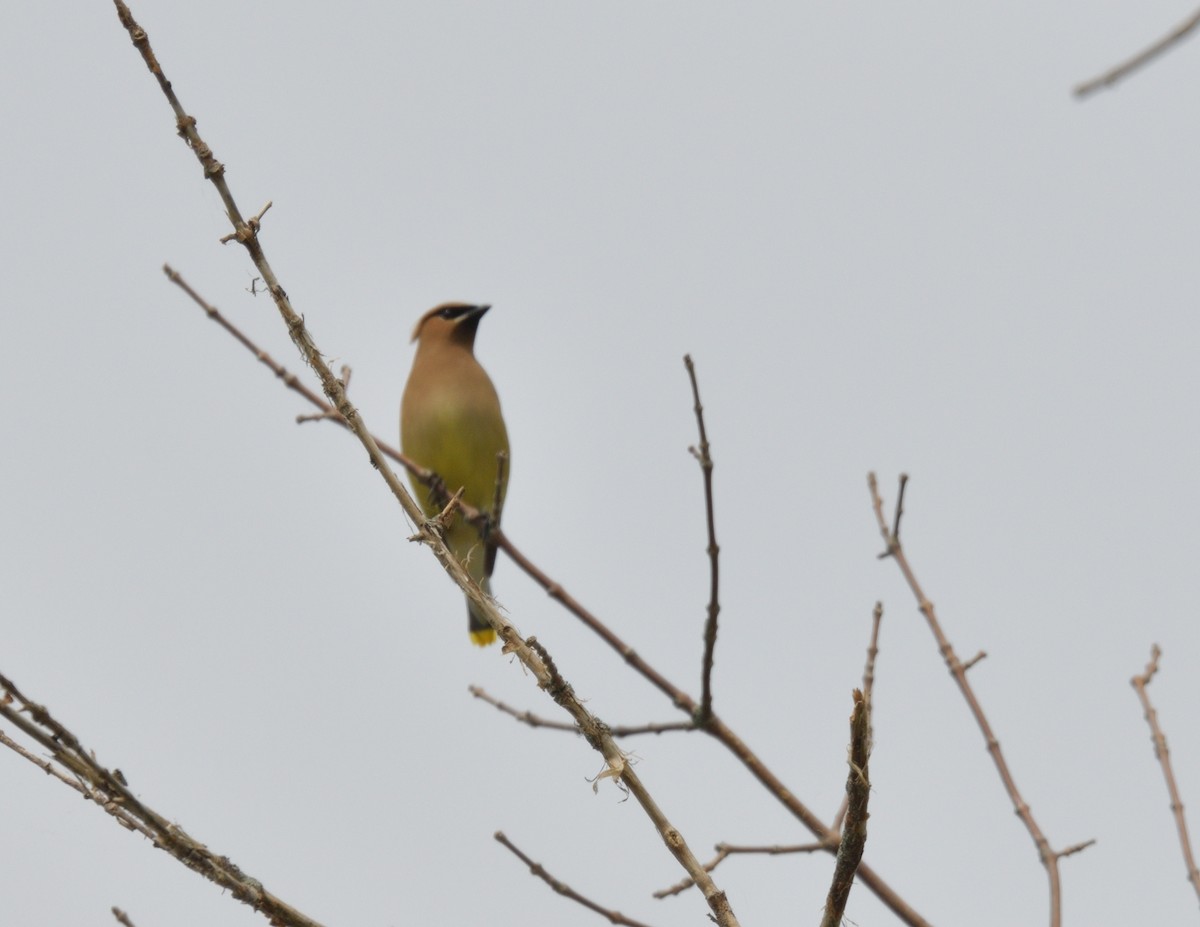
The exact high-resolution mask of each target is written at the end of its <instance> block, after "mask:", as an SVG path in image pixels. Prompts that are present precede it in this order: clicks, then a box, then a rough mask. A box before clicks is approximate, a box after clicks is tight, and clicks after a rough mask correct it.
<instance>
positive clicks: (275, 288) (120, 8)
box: [114, 0, 738, 927]
mask: <svg viewBox="0 0 1200 927" xmlns="http://www.w3.org/2000/svg"><path fill="white" fill-rule="evenodd" d="M114 3H115V5H116V8H117V14H118V17H119V18H120V20H121V24H122V25H123V26H124V27H125V29H126V30H127V31H128V32H129V35H130V38H131V39H132V40H133V44H134V46H135V47H136V48H137V49H138V50H139V52H140V53H141V55H142V58H143V60H144V61H145V62H146V66H147V67H148V68H149V69H150V72H151V73H152V74H154V76H155V78H156V79H157V80H158V83H159V87H160V88H161V89H162V91H163V93H164V95H165V96H166V97H167V101H168V103H169V104H170V105H171V108H172V109H173V110H174V112H175V118H176V125H177V126H178V129H179V132H180V135H182V136H183V137H184V139H185V140H186V141H187V143H188V147H189V148H191V149H192V151H193V153H194V154H195V155H196V157H197V158H198V159H199V161H200V163H201V164H202V165H203V167H204V174H205V177H206V178H207V179H208V180H210V181H211V182H212V183H213V185H214V186H215V187H216V188H217V191H218V194H219V195H220V197H221V200H222V202H223V203H224V204H225V208H226V214H227V215H228V217H229V220H230V222H231V223H232V224H233V227H234V233H233V236H232V239H231V240H236V241H237V242H238V243H239V244H241V245H242V246H243V247H245V249H246V251H247V253H248V255H249V257H250V259H251V261H253V263H254V266H255V268H256V269H257V270H258V272H259V275H260V276H261V277H262V279H263V281H264V282H265V283H266V285H267V289H268V291H269V292H270V294H271V297H272V299H273V300H274V301H275V305H276V308H277V309H278V310H279V314H280V316H281V317H282V319H283V321H284V324H285V325H286V327H287V330H288V334H289V335H290V337H291V339H292V342H293V344H295V346H296V348H297V350H299V351H300V353H301V356H302V357H303V358H304V360H305V362H306V363H307V364H308V366H309V367H311V368H312V370H313V372H314V373H316V375H317V377H318V378H319V379H320V381H321V388H322V390H323V392H324V393H325V396H326V397H327V398H328V399H329V401H330V403H331V404H332V405H333V407H334V408H335V409H337V411H338V412H339V413H340V414H341V417H342V418H343V419H344V420H345V421H346V423H347V426H348V427H349V428H350V430H351V431H353V432H354V434H355V436H356V437H357V438H358V439H359V441H360V442H361V443H362V445H363V448H364V449H365V450H366V452H367V455H368V457H369V458H370V460H371V465H372V466H373V467H374V468H375V469H376V471H378V473H379V474H380V476H381V477H382V479H383V480H384V482H385V483H386V484H387V487H388V489H389V490H390V491H391V493H392V495H393V497H394V498H395V499H396V501H397V502H398V503H399V505H400V507H401V508H402V509H403V510H404V512H405V514H406V515H407V516H408V518H409V519H410V520H411V522H412V523H413V524H414V525H416V526H417V528H418V533H417V536H416V539H418V540H420V542H421V543H423V544H424V545H425V546H427V547H428V548H429V549H430V550H431V551H432V552H433V554H434V556H435V557H436V558H437V560H438V562H439V563H441V565H442V568H443V569H444V570H445V571H446V573H448V574H449V575H450V577H451V579H453V581H454V582H455V583H456V584H457V585H458V586H459V588H461V589H462V590H463V592H464V593H465V594H466V595H467V597H468V598H469V599H470V601H471V602H472V603H474V605H475V606H476V608H475V611H476V613H477V614H479V615H480V616H482V617H483V618H484V619H485V620H486V621H487V622H488V623H489V624H490V625H491V626H492V627H493V629H495V631H496V633H497V634H498V635H499V636H500V638H501V639H502V640H503V641H504V652H505V653H511V654H515V655H516V656H517V658H518V659H519V660H520V661H521V663H522V664H523V665H524V666H525V667H526V669H528V670H529V672H530V673H531V674H532V675H533V676H534V678H535V679H536V680H537V684H538V686H539V687H540V688H542V689H544V690H545V691H546V692H547V694H549V695H550V696H551V698H553V699H554V701H555V702H556V703H557V704H558V705H559V706H560V707H562V708H563V709H564V710H565V711H567V713H568V714H570V715H571V717H572V718H574V720H575V723H576V724H577V725H578V727H579V730H580V733H582V734H583V736H584V738H585V739H586V740H587V742H588V743H589V744H590V745H591V746H592V747H593V748H594V749H595V750H596V751H597V752H599V753H600V754H601V755H602V756H603V757H604V761H605V764H606V770H605V772H604V773H603V774H602V775H604V776H611V777H612V778H613V779H614V780H618V781H619V782H620V784H621V785H622V786H623V787H624V788H626V789H628V790H629V792H630V793H631V794H632V795H633V796H634V798H635V799H636V800H637V802H638V804H639V805H640V806H641V807H642V810H643V811H644V812H645V813H646V815H647V816H648V817H649V818H650V820H651V822H652V823H653V824H654V826H655V828H656V829H657V830H658V832H659V835H660V836H661V837H662V839H663V842H664V843H665V844H666V845H667V848H668V850H670V852H671V854H672V855H673V856H674V857H675V859H676V861H677V862H678V863H679V864H680V866H682V867H683V869H684V871H686V872H687V873H688V875H690V876H692V877H693V878H695V879H696V881H697V883H698V884H699V885H700V887H701V889H702V890H703V893H704V898H705V901H706V902H707V903H708V906H709V908H710V909H711V911H712V913H713V915H714V916H715V918H716V920H717V922H718V923H719V924H722V925H725V927H735V925H736V924H737V923H738V922H737V918H736V916H735V915H734V913H733V909H732V907H731V906H730V904H729V901H728V899H727V898H726V896H725V893H724V892H723V891H721V890H720V889H718V888H717V886H716V885H715V884H714V883H713V881H712V879H710V878H709V876H708V874H707V873H706V872H704V871H703V870H702V869H701V868H700V862H699V860H697V859H696V857H695V855H694V854H693V853H692V851H691V849H690V848H689V847H688V845H687V842H686V841H685V840H684V838H683V835H682V834H681V833H680V832H679V830H678V829H677V828H675V827H674V826H673V825H672V824H671V823H670V821H669V820H668V819H667V817H666V815H665V814H664V813H663V811H662V809H660V808H659V806H658V803H657V802H656V801H655V800H654V798H653V797H652V796H651V794H650V792H649V790H648V789H647V788H646V787H645V785H644V784H643V783H642V781H641V778H640V777H639V776H638V775H637V773H636V772H635V771H634V770H633V767H632V766H631V764H630V763H629V762H628V761H627V760H626V758H625V755H624V754H623V753H622V752H621V750H620V748H619V747H618V746H617V745H616V742H615V741H614V740H613V738H612V735H611V734H609V732H608V729H607V727H606V726H605V725H604V724H603V722H601V721H600V719H599V718H597V717H596V716H595V715H593V714H592V713H591V712H590V711H588V709H587V708H585V707H584V705H583V703H582V702H580V700H579V699H578V698H576V697H575V694H574V691H573V690H572V689H571V687H570V686H569V685H568V684H567V683H566V682H565V681H564V680H563V678H562V676H561V675H560V674H559V673H558V671H557V670H556V668H555V667H554V664H553V661H552V660H551V659H550V656H549V654H548V653H547V652H546V651H545V648H543V647H541V646H540V645H538V644H537V643H536V641H535V640H534V639H533V638H530V639H529V640H528V641H526V640H524V639H522V637H521V635H520V634H518V633H517V631H516V630H515V629H514V628H513V627H512V626H511V625H510V624H509V623H508V621H507V620H506V619H505V618H504V617H503V616H502V615H501V614H500V611H499V609H498V608H497V607H496V605H495V603H494V602H493V600H492V599H491V597H490V596H488V595H486V594H485V593H484V592H483V591H482V590H481V589H480V588H479V587H478V586H477V585H476V584H475V582H474V581H473V580H472V579H471V577H470V576H469V575H468V573H467V571H466V569H465V568H464V567H463V565H462V564H461V563H460V562H459V561H458V559H457V558H456V557H454V555H453V554H451V553H450V550H449V548H447V547H446V544H445V542H444V540H443V539H442V537H441V534H440V533H439V531H438V530H437V528H436V527H435V526H434V525H433V523H432V520H429V519H426V518H425V516H424V514H423V513H422V511H421V509H420V507H419V506H418V505H417V503H416V502H415V501H414V500H413V498H412V496H410V495H409V493H408V491H407V490H406V489H405V488H404V486H403V485H401V483H400V480H399V477H397V475H396V473H395V472H394V471H393V470H392V468H391V467H389V466H388V465H387V460H386V459H385V457H384V455H383V453H382V452H381V451H380V449H379V446H378V444H377V443H376V442H375V440H374V438H373V437H372V435H371V432H370V431H369V430H368V428H367V427H366V424H365V423H364V421H363V419H362V417H361V415H360V414H359V412H358V410H357V409H356V408H355V407H354V406H353V404H352V403H351V402H350V400H349V398H348V397H347V395H346V390H345V387H344V386H343V384H342V382H341V381H340V380H338V379H337V377H335V376H334V375H333V373H332V371H331V370H330V369H329V366H328V364H326V362H325V358H324V357H323V356H322V354H321V352H320V351H319V350H318V349H317V346H316V343H315V342H314V341H313V338H312V336H311V335H310V334H309V331H308V328H307V327H306V325H305V323H304V320H303V319H302V318H301V317H300V315H299V314H297V313H296V311H295V309H294V308H293V307H292V304H291V301H290V300H289V299H288V296H287V293H286V292H285V291H284V288H283V286H282V285H280V283H279V280H278V278H277V277H276V275H275V271H274V269H273V268H272V267H271V265H270V263H269V262H268V261H267V257H266V253H265V252H264V250H263V248H262V244H261V242H260V241H259V236H258V232H259V218H260V217H261V214H260V217H254V218H252V219H251V220H249V221H246V220H245V219H243V218H242V215H241V211H240V210H239V208H238V206H237V203H236V202H235V201H234V198H233V194H232V192H231V191H230V190H229V186H228V184H226V182H225V178H224V173H225V169H224V166H223V165H221V163H220V162H219V161H217V159H216V158H215V157H214V156H213V154H212V150H211V149H210V148H209V146H208V145H207V144H206V143H205V142H204V140H203V139H201V138H200V135H199V134H198V133H197V131H196V120H195V119H194V118H193V117H191V116H190V115H188V114H187V113H186V112H185V111H184V109H183V107H182V105H181V104H180V102H179V99H178V97H177V96H176V95H175V92H174V90H173V89H172V86H171V82H170V81H169V80H167V78H166V75H165V74H164V73H163V70H162V68H161V66H160V65H159V63H158V60H157V58H156V57H155V55H154V52H153V50H152V49H151V47H150V41H149V38H148V36H147V35H146V32H145V30H144V29H142V28H141V26H139V25H138V24H137V22H135V21H134V19H133V16H132V14H131V13H130V11H129V8H128V7H127V6H126V5H125V3H124V2H122V0H114ZM268 205H269V204H268ZM264 212H265V210H264Z"/></svg>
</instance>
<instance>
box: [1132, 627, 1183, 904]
mask: <svg viewBox="0 0 1200 927" xmlns="http://www.w3.org/2000/svg"><path fill="white" fill-rule="evenodd" d="M1161 656H1162V650H1161V649H1160V648H1159V646H1158V644H1155V645H1154V646H1153V647H1152V648H1151V650H1150V662H1149V663H1147V664H1146V669H1145V671H1144V672H1143V673H1142V674H1141V675H1140V676H1134V677H1133V678H1132V679H1131V680H1129V682H1130V684H1131V685H1132V686H1133V688H1134V690H1135V691H1136V692H1137V695H1138V700H1139V701H1140V702H1141V703H1142V712H1143V713H1144V714H1145V716H1146V723H1147V724H1148V725H1150V740H1151V742H1152V743H1153V744H1154V756H1155V758H1156V759H1157V760H1158V763H1159V765H1160V766H1161V767H1162V772H1163V778H1164V779H1165V780H1166V781H1167V795H1169V796H1170V798H1171V813H1172V814H1173V815H1174V816H1175V830H1176V831H1177V832H1178V834H1179V847H1180V849H1181V850H1182V851H1183V862H1184V865H1186V866H1187V874H1188V875H1187V877H1188V881H1189V882H1191V883H1192V889H1193V891H1195V892H1196V894H1197V896H1200V870H1197V869H1196V858H1195V857H1194V856H1193V855H1192V841H1191V838H1190V837H1189V836H1188V826H1187V818H1186V817H1185V816H1184V813H1183V799H1182V798H1181V797H1180V795H1179V786H1178V785H1176V783H1175V772H1174V770H1173V769H1172V768H1171V754H1170V751H1169V750H1167V735H1166V734H1164V733H1163V732H1162V728H1161V727H1160V726H1159V724H1158V712H1157V711H1155V709H1154V705H1153V704H1151V702H1150V696H1149V694H1147V692H1146V687H1147V686H1149V685H1150V680H1151V679H1153V678H1154V674H1155V673H1157V672H1158V660H1159V657H1161Z"/></svg>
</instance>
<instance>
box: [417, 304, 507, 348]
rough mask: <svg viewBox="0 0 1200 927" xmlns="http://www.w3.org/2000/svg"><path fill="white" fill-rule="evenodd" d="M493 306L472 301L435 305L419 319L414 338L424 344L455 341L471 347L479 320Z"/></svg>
mask: <svg viewBox="0 0 1200 927" xmlns="http://www.w3.org/2000/svg"><path fill="white" fill-rule="evenodd" d="M491 308H492V307H491V306H490V305H484V306H476V305H472V304H471V303H442V304H441V305H440V306H434V307H433V308H432V309H430V310H429V311H428V312H426V313H425V314H424V315H423V316H421V318H420V319H419V320H418V321H417V326H416V328H414V329H413V334H412V340H413V341H419V342H421V343H422V344H427V343H432V342H437V341H441V342H451V341H453V342H458V343H459V344H464V345H466V346H467V347H471V346H472V345H473V344H474V343H475V331H476V329H478V328H479V320H480V319H482V318H483V315H484V313H485V312H487V311H488V310H489V309H491Z"/></svg>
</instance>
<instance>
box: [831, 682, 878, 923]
mask: <svg viewBox="0 0 1200 927" xmlns="http://www.w3.org/2000/svg"><path fill="white" fill-rule="evenodd" d="M870 758H871V705H870V702H869V701H868V700H867V698H866V696H865V695H864V694H863V693H862V691H860V690H859V689H855V690H854V710H853V712H851V714H850V773H849V775H848V776H847V777H846V797H847V799H848V801H847V805H846V823H845V826H843V827H842V840H841V843H840V844H839V846H838V852H837V863H836V865H835V866H834V870H833V881H832V883H831V884H830V886H829V895H828V896H827V897H826V899H825V916H824V917H823V918H822V919H821V927H839V925H840V924H841V923H842V915H843V914H845V912H846V902H847V901H849V900H850V888H851V887H852V886H853V885H854V873H855V872H856V871H857V870H858V864H859V862H860V861H861V860H862V855H863V849H864V848H865V847H866V845H867V818H868V817H869V815H868V814H867V802H868V801H869V800H870V798H871V777H870V774H869V772H868V767H867V764H868V761H869V760H870Z"/></svg>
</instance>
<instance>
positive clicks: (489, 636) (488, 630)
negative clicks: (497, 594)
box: [467, 577, 496, 647]
mask: <svg viewBox="0 0 1200 927" xmlns="http://www.w3.org/2000/svg"><path fill="white" fill-rule="evenodd" d="M479 587H480V588H481V589H482V590H483V591H484V593H486V594H487V595H491V594H492V584H491V583H490V582H489V581H488V579H487V577H484V579H483V581H482V582H481V583H480V584H479ZM467 633H468V634H470V636H471V643H472V644H475V645H477V646H479V647H486V646H488V644H491V643H494V642H495V640H496V631H495V629H494V628H493V627H492V626H491V625H490V624H488V622H487V619H486V618H484V617H483V615H480V614H479V613H478V612H476V611H475V605H474V603H472V602H471V600H470V599H467Z"/></svg>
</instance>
